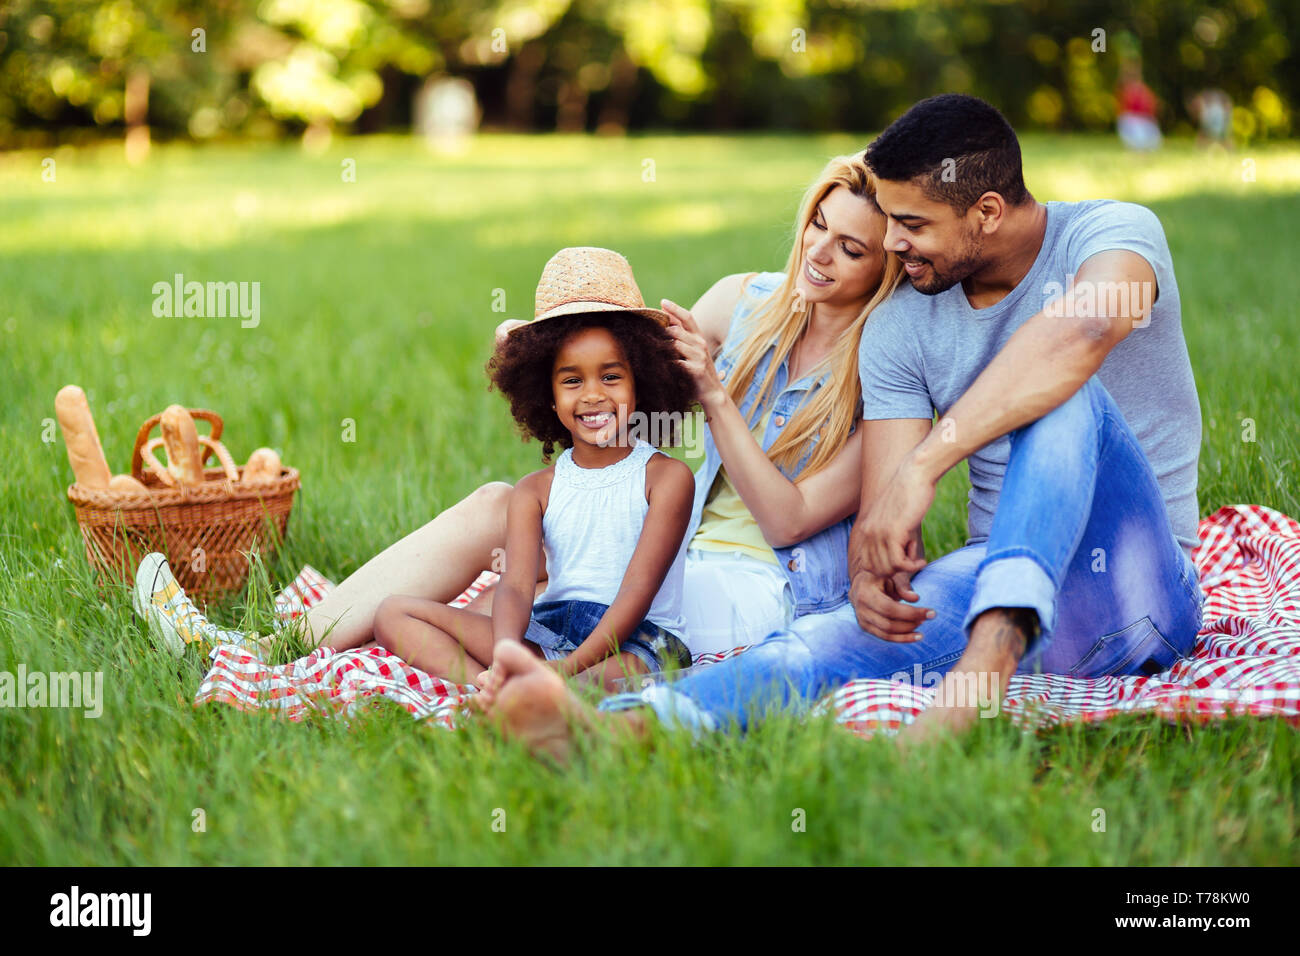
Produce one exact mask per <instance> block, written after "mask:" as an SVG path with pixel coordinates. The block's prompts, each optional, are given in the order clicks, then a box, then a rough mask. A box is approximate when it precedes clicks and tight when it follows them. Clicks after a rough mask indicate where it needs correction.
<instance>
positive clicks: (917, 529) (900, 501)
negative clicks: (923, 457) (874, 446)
mask: <svg viewBox="0 0 1300 956" xmlns="http://www.w3.org/2000/svg"><path fill="white" fill-rule="evenodd" d="M933 502H934V482H933V481H931V480H930V479H929V478H928V477H927V476H926V474H925V473H924V472H923V471H922V470H921V468H920V467H918V466H917V465H916V464H915V463H914V461H913V460H912V457H911V456H910V455H909V456H908V457H907V458H904V459H903V462H902V464H900V465H899V466H898V470H897V471H896V472H894V477H893V478H891V479H889V484H887V485H886V486H885V488H884V490H883V491H882V492H881V493H880V495H878V496H877V497H876V498H875V503H874V504H873V505H872V507H871V513H870V514H868V515H867V516H866V518H865V519H859V520H860V521H861V523H862V527H861V530H860V531H859V532H858V535H857V537H858V554H857V557H858V561H857V565H856V566H857V567H859V568H861V569H862V570H865V571H869V572H871V573H872V574H874V575H876V576H877V577H881V578H893V577H894V576H895V575H898V574H900V573H906V574H907V576H908V580H911V575H913V574H915V573H916V572H917V571H920V570H921V569H922V568H923V567H925V563H926V562H925V559H924V558H922V557H920V555H919V553H918V544H917V543H918V542H919V541H920V540H921V521H922V520H923V519H924V518H925V513H926V512H927V511H929V510H930V505H931V504H932V503H933ZM855 530H856V529H855ZM855 604H856V602H855Z"/></svg>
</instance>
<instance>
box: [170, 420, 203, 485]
mask: <svg viewBox="0 0 1300 956" xmlns="http://www.w3.org/2000/svg"><path fill="white" fill-rule="evenodd" d="M161 425H162V437H163V444H164V445H165V446H166V447H167V470H168V471H170V472H171V473H172V474H173V475H175V476H176V481H177V482H178V483H179V484H180V485H181V487H182V488H187V487H192V486H194V485H198V484H202V483H203V456H202V453H201V452H200V451H199V430H198V429H197V428H195V427H194V419H193V418H191V417H190V413H189V412H188V411H186V410H185V407H184V406H183V405H168V406H167V408H166V409H165V410H164V411H163V413H162V420H161Z"/></svg>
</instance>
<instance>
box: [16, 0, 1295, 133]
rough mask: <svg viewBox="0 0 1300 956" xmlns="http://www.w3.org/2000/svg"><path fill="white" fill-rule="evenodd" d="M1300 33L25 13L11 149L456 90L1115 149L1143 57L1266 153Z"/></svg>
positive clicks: (698, 6)
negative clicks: (973, 102)
mask: <svg viewBox="0 0 1300 956" xmlns="http://www.w3.org/2000/svg"><path fill="white" fill-rule="evenodd" d="M1297 27H1300V4H1298V3H1297V0H1217V2H1214V3H1200V2H1197V0H1071V2H1069V3H1060V2H1057V0H1020V2H1015V3H1012V2H1000V0H970V2H958V0H931V2H921V0H208V2H200V0H105V2H89V0H3V3H0V144H5V145H10V146H12V145H22V144H25V143H33V144H34V143H38V142H46V141H49V140H52V139H70V140H74V141H75V140H79V139H83V138H91V137H95V136H102V135H104V134H105V133H114V132H117V131H120V129H121V128H122V127H123V126H125V125H130V124H131V123H133V122H137V121H143V122H147V123H148V125H149V126H150V127H151V128H152V129H153V130H154V132H155V134H156V135H163V136H189V137H193V138H196V139H205V138H209V137H213V136H219V135H223V134H239V135H252V136H275V135H279V134H281V133H284V132H293V133H297V132H301V131H303V130H309V129H312V128H334V127H339V128H345V129H358V130H361V131H370V130H381V129H391V128H405V127H406V126H407V125H408V124H409V122H410V111H411V104H412V100H413V97H414V96H415V94H416V92H417V91H418V89H419V87H420V85H421V84H422V83H423V82H424V80H425V78H426V77H429V76H436V75H440V74H451V75H458V76H464V77H466V78H468V79H469V80H470V81H471V82H472V83H473V84H474V86H475V89H476V91H477V94H478V97H479V99H480V101H481V103H482V105H483V109H484V116H485V122H486V123H488V124H489V125H495V126H505V127H511V128H517V129H565V130H581V129H588V130H612V131H618V130H624V129H636V128H646V127H672V128H681V129H703V128H721V129H733V128H735V129H743V128H789V129H810V130H825V129H854V130H866V129H875V128H880V127H882V126H883V125H885V124H886V123H888V122H889V120H890V119H892V118H893V117H894V116H896V115H897V114H898V113H900V112H901V111H902V110H903V109H904V108H906V106H907V105H908V104H910V103H912V102H913V101H915V100H917V99H919V98H921V97H923V96H927V95H930V94H932V93H936V92H941V91H945V90H954V91H964V92H970V93H975V94H977V95H980V96H983V97H985V98H987V99H989V100H990V101H991V102H993V103H995V104H997V105H998V106H999V107H1000V108H1001V109H1002V110H1003V111H1004V112H1005V113H1006V114H1007V116H1008V118H1009V119H1010V120H1011V121H1012V122H1013V123H1014V124H1016V125H1017V126H1021V127H1025V128H1031V127H1035V128H1049V129H1100V128H1106V127H1109V126H1110V125H1111V124H1112V123H1113V121H1114V112H1115V106H1114V86H1115V81H1116V78H1117V75H1118V72H1119V67H1120V64H1121V62H1122V61H1123V60H1125V59H1126V58H1134V57H1140V59H1141V63H1142V69H1143V73H1144V77H1145V80H1146V82H1147V83H1148V84H1149V85H1150V86H1151V87H1152V89H1153V90H1154V91H1155V93H1156V94H1157V96H1158V97H1159V98H1160V100H1161V120H1162V123H1163V125H1164V126H1165V127H1166V129H1172V130H1175V131H1178V130H1180V129H1183V130H1190V128H1191V119H1190V117H1189V115H1188V106H1187V104H1188V102H1189V100H1190V99H1191V97H1192V96H1193V95H1194V94H1195V93H1196V92H1197V91H1199V90H1202V89H1205V88H1209V87H1216V88H1219V89H1222V90H1224V91H1226V92H1227V93H1228V94H1229V95H1230V96H1231V97H1232V99H1233V101H1234V103H1235V104H1236V105H1237V107H1238V108H1237V110H1236V113H1235V116H1234V129H1235V132H1236V134H1237V137H1238V138H1239V139H1243V140H1248V139H1252V138H1260V137H1269V136H1279V135H1287V134H1289V133H1290V132H1291V130H1292V109H1293V106H1294V104H1295V103H1296V102H1297V98H1298V97H1300V53H1298V52H1297V51H1296V50H1295V48H1294V44H1293V41H1292V39H1291V38H1292V37H1300V31H1298V30H1297ZM142 97H144V99H143V100H142V99H141V98H142ZM133 100H134V101H135V102H134V104H133V102H132V101H133ZM133 113H136V114H140V115H141V116H142V117H144V119H143V120H137V119H134V118H133Z"/></svg>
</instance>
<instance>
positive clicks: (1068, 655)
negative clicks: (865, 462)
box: [601, 378, 1204, 731]
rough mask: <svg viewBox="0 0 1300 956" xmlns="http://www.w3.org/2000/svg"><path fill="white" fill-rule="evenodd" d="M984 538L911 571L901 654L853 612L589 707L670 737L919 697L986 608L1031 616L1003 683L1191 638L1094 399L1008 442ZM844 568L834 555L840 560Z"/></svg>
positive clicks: (1159, 532) (1191, 588)
mask: <svg viewBox="0 0 1300 956" xmlns="http://www.w3.org/2000/svg"><path fill="white" fill-rule="evenodd" d="M1010 437H1011V451H1010V458H1009V460H1008V462H1007V469H1006V475H1005V477H1004V479H1003V485H1002V491H1001V494H1000V496H999V500H998V507H997V512H996V513H995V515H994V518H993V524H992V527H991V529H990V532H989V537H988V539H987V540H986V541H984V542H982V543H980V544H971V545H967V546H966V547H963V548H961V549H959V550H957V551H954V552H952V553H951V554H947V555H944V556H943V557H941V558H939V559H938V560H936V561H933V562H932V563H930V564H929V565H927V566H926V567H925V568H923V569H922V570H921V571H920V572H919V573H918V574H917V575H916V576H915V577H914V578H913V579H912V588H913V590H914V591H916V593H917V594H918V595H919V597H920V601H919V602H918V603H919V604H920V605H921V606H923V607H929V608H933V609H934V611H935V617H934V618H932V619H930V620H928V621H926V622H925V623H924V624H922V625H921V627H920V628H918V632H919V633H920V634H921V636H922V639H921V640H920V641H916V642H914V643H897V642H894V641H886V640H884V639H882V638H879V637H876V636H874V635H872V634H869V633H867V632H866V631H864V630H862V628H860V627H859V626H858V623H857V617H856V614H855V612H854V609H853V606H852V604H845V605H843V606H841V607H840V608H838V609H836V610H834V611H831V612H829V613H826V614H810V615H806V616H804V617H801V618H798V619H797V620H796V621H795V622H794V623H793V624H791V625H790V626H789V627H788V628H786V629H785V630H782V631H777V632H775V633H774V634H772V635H771V636H769V637H768V638H767V639H766V640H764V641H763V642H762V643H760V644H757V645H755V646H754V647H752V648H750V649H749V650H748V651H746V652H745V653H744V654H741V655H740V656H738V657H734V658H731V659H729V660H726V661H723V662H722V663H719V664H715V665H713V666H711V667H706V668H703V669H701V670H700V671H699V672H698V673H694V674H691V675H690V676H688V677H685V678H683V679H682V680H681V681H679V682H677V683H676V684H671V685H669V684H660V685H656V686H654V687H650V688H647V689H645V690H643V691H641V692H640V693H637V694H621V695H617V696H615V697H610V698H607V699H606V700H605V701H603V702H602V703H601V709H603V710H621V709H624V708H627V707H633V706H646V705H648V706H650V707H652V708H653V709H654V710H655V712H656V713H657V714H658V716H659V717H660V719H661V720H663V721H664V722H665V723H666V724H668V725H670V726H674V725H682V726H686V727H688V728H690V729H692V730H693V731H697V730H700V729H705V730H723V729H727V728H728V727H730V726H731V725H732V724H733V723H734V724H735V725H737V726H738V727H739V728H740V729H742V730H743V729H745V728H746V727H747V726H748V724H749V722H750V721H752V720H755V719H759V718H761V716H762V715H763V713H765V712H767V711H769V710H771V709H776V708H789V709H802V708H804V707H806V706H807V705H809V704H811V703H812V702H814V701H816V699H817V698H818V697H820V696H821V695H823V694H824V693H826V692H828V691H831V690H834V689H835V688H837V687H839V686H840V685H842V684H845V683H847V682H848V681H851V680H856V679H859V678H886V679H893V680H900V681H906V682H909V683H915V684H922V685H927V686H928V685H931V684H935V683H937V682H938V680H939V678H940V677H941V676H942V675H943V674H944V673H945V672H947V671H948V670H949V669H951V668H952V666H953V665H954V664H955V663H956V662H957V660H958V659H959V658H960V657H961V655H962V652H963V651H964V650H965V648H966V643H967V640H968V639H969V636H970V628H971V625H972V623H973V622H974V620H975V618H976V617H978V616H979V615H980V614H981V613H982V612H984V611H986V610H988V609H989V608H998V607H1006V608H1032V609H1033V610H1034V611H1036V612H1037V614H1038V620H1039V623H1040V626H1041V630H1042V633H1041V634H1040V636H1039V637H1038V638H1037V639H1036V640H1035V641H1034V642H1033V644H1032V645H1031V646H1030V648H1029V650H1028V651H1027V652H1026V654H1025V656H1024V658H1023V659H1022V660H1021V662H1020V666H1019V668H1018V670H1017V673H1022V674H1023V673H1034V672H1039V671H1041V672H1045V673H1055V674H1070V675H1074V676H1076V677H1102V676H1105V675H1109V674H1134V673H1151V674H1154V673H1158V672H1160V671H1163V670H1166V669H1167V668H1168V667H1169V666H1170V665H1172V664H1173V663H1174V662H1175V661H1176V660H1177V659H1178V658H1179V657H1181V656H1185V655H1186V654H1188V653H1189V652H1190V651H1191V650H1192V647H1193V644H1194V643H1195V640H1196V634H1197V631H1199V630H1200V626H1201V607H1202V604H1203V601H1204V598H1203V595H1202V593H1201V589H1200V583H1199V577H1198V575H1197V572H1196V568H1195V566H1194V565H1193V564H1192V562H1191V559H1190V558H1189V557H1188V555H1187V552H1186V551H1185V550H1184V549H1183V548H1182V546H1181V545H1179V543H1178V541H1177V539H1176V538H1175V537H1174V533H1173V529H1172V527H1171V526H1170V524H1169V518H1168V515H1167V513H1166V511H1165V506H1164V501H1163V499H1162V497H1161V494H1160V488H1159V486H1158V485H1157V483H1156V478H1155V475H1154V474H1153V473H1152V470H1151V465H1150V464H1149V463H1148V461H1147V459H1146V456H1145V455H1144V454H1143V452H1142V448H1141V446H1140V445H1139V444H1138V440H1137V437H1136V436H1135V435H1134V434H1133V430H1132V429H1131V428H1130V427H1129V425H1128V423H1127V422H1125V420H1124V417H1123V415H1122V414H1121V413H1120V411H1119V408H1118V407H1117V406H1116V405H1115V402H1114V399H1112V398H1111V397H1110V395H1109V393H1107V391H1106V389H1105V388H1104V386H1102V385H1101V383H1100V382H1099V381H1097V379H1096V378H1093V379H1091V380H1089V381H1088V383H1087V384H1085V385H1084V386H1083V388H1081V389H1080V390H1079V391H1078V392H1077V393H1076V394H1075V395H1074V396H1072V397H1071V398H1070V399H1069V400H1068V401H1066V402H1065V403H1064V404H1062V405H1061V406H1059V407H1058V408H1056V409H1054V410H1053V411H1051V412H1049V413H1048V414H1047V415H1044V416H1043V417H1042V418H1040V419H1039V420H1038V421H1036V422H1032V423H1030V424H1029V425H1026V426H1025V427H1023V428H1020V429H1017V430H1016V431H1014V432H1012V433H1011V436H1010ZM846 559H847V556H846Z"/></svg>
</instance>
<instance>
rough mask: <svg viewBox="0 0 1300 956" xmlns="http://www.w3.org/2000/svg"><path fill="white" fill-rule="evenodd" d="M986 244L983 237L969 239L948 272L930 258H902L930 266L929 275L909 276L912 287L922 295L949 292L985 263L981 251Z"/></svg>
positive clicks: (904, 260)
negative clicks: (937, 266) (981, 258)
mask: <svg viewBox="0 0 1300 956" xmlns="http://www.w3.org/2000/svg"><path fill="white" fill-rule="evenodd" d="M983 246H984V243H983V239H982V237H978V235H977V237H976V238H971V237H967V240H966V242H965V244H964V246H963V247H962V251H961V256H960V257H959V258H957V259H956V260H954V261H953V263H952V265H950V266H949V267H948V269H947V271H946V272H940V271H939V270H938V269H937V268H935V265H934V263H933V262H931V261H930V260H929V259H921V258H915V259H913V258H908V259H902V257H901V256H900V257H899V258H900V259H901V260H902V261H903V262H924V263H925V264H926V265H928V266H929V267H930V275H929V276H924V275H922V276H918V277H916V278H913V277H912V276H908V277H907V280H908V281H909V282H911V283H912V288H913V289H915V290H916V291H917V292H919V293H921V294H922V295H938V294H939V293H940V292H947V291H948V290H949V289H951V288H952V287H953V286H955V285H956V284H957V283H958V282H961V281H962V280H964V279H966V278H967V277H969V276H971V275H973V274H974V273H975V272H976V270H978V269H979V267H980V266H981V265H983V263H982V262H981V261H980V252H981V251H982V249H983Z"/></svg>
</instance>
